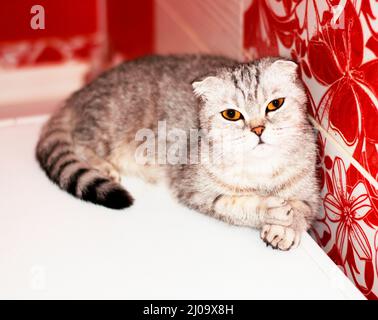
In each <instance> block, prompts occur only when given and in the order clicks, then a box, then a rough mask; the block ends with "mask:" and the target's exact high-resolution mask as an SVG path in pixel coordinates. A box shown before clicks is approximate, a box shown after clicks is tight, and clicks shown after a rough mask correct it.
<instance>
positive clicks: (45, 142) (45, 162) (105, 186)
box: [37, 109, 133, 209]
mask: <svg viewBox="0 0 378 320" xmlns="http://www.w3.org/2000/svg"><path fill="white" fill-rule="evenodd" d="M69 114H70V113H69V110H67V109H64V110H62V111H61V112H60V113H58V114H57V115H55V116H53V117H52V118H51V119H50V121H49V122H48V124H47V125H46V126H45V127H44V128H43V131H42V134H41V137H40V140H39V142H38V145H37V159H38V162H39V163H40V165H41V167H42V168H43V169H44V171H45V172H46V174H47V176H48V177H49V178H50V179H51V180H52V181H53V182H55V183H56V184H57V185H58V186H59V187H60V188H62V189H64V190H66V191H67V192H68V193H70V194H71V195H73V196H75V197H78V198H80V199H82V200H85V201H90V202H93V203H95V204H99V205H103V206H105V207H108V208H111V209H123V208H126V207H129V206H130V205H131V204H132V203H133V199H132V197H131V196H130V195H129V193H128V192H127V191H126V190H125V189H124V188H123V187H122V186H121V185H119V184H118V183H117V182H114V181H113V180H112V179H111V178H110V177H109V176H107V175H105V174H104V173H103V172H100V171H99V170H96V169H94V168H93V167H91V166H90V164H89V163H87V162H85V161H83V160H82V159H80V157H79V156H78V155H77V154H76V153H75V147H74V144H73V139H72V127H71V126H70V118H69Z"/></svg>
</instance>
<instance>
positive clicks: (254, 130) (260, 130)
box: [251, 126, 265, 137]
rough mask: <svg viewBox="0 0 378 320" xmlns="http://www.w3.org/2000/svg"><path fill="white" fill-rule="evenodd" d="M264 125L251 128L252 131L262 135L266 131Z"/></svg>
mask: <svg viewBox="0 0 378 320" xmlns="http://www.w3.org/2000/svg"><path fill="white" fill-rule="evenodd" d="M264 129H265V127H264V126H258V127H254V128H252V129H251V131H252V132H254V133H255V134H256V135H257V136H258V137H260V136H261V135H262V133H263V131H264Z"/></svg>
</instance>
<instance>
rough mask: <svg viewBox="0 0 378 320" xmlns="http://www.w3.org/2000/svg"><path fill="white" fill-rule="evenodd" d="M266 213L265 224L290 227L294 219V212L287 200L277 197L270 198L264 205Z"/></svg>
mask: <svg viewBox="0 0 378 320" xmlns="http://www.w3.org/2000/svg"><path fill="white" fill-rule="evenodd" d="M264 205H265V207H266V212H265V214H264V217H263V222H264V224H271V225H281V226H285V227H287V226H290V225H291V224H292V223H293V219H294V210H293V208H292V206H291V205H290V204H289V203H288V202H287V201H285V200H283V199H281V198H277V197H268V198H266V199H265V203H264Z"/></svg>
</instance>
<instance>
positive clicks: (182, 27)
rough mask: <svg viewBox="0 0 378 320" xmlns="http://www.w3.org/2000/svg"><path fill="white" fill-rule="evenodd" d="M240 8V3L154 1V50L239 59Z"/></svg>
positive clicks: (222, 0) (237, 0)
mask: <svg viewBox="0 0 378 320" xmlns="http://www.w3.org/2000/svg"><path fill="white" fill-rule="evenodd" d="M243 5H244V3H243V1H242V0H217V1H214V0H191V1H184V0H155V6H156V11H155V13H156V22H155V26H156V38H155V46H156V47H155V48H156V51H157V52H158V53H183V52H206V53H215V54H223V55H226V56H230V57H234V58H237V59H241V58H242V45H243V43H242V34H243V30H242V23H243V19H242V14H243V8H244V7H243Z"/></svg>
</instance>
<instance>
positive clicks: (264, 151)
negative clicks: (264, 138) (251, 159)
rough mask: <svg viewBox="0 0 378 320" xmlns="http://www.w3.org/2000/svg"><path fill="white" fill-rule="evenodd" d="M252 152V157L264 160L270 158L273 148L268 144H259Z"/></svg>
mask: <svg viewBox="0 0 378 320" xmlns="http://www.w3.org/2000/svg"><path fill="white" fill-rule="evenodd" d="M252 152H253V155H254V156H256V157H259V158H260V157H261V158H264V157H267V156H270V155H271V154H272V153H273V152H274V148H273V146H272V145H270V144H267V143H259V144H257V145H256V146H255V147H254V148H253V149H252Z"/></svg>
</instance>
